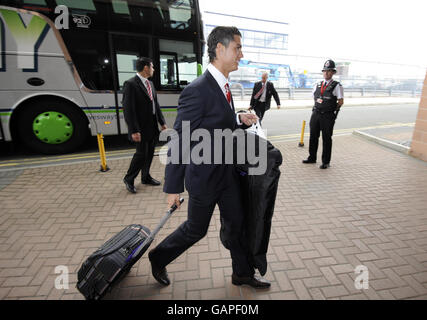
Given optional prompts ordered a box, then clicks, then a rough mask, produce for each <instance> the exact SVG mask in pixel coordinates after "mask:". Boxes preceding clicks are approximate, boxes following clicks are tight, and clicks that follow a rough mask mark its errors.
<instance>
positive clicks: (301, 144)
mask: <svg viewBox="0 0 427 320" xmlns="http://www.w3.org/2000/svg"><path fill="white" fill-rule="evenodd" d="M304 131H305V120H304V121H303V122H302V130H301V141H300V143H298V147H304Z"/></svg>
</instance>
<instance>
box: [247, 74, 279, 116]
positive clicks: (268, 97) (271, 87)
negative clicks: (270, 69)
mask: <svg viewBox="0 0 427 320" xmlns="http://www.w3.org/2000/svg"><path fill="white" fill-rule="evenodd" d="M261 87H262V81H259V82H257V83H255V85H254V89H253V90H252V97H251V107H252V108H254V107H255V105H256V102H257V101H258V100H259V98H260V97H259V98H258V99H255V95H256V94H257V93H258V91H259V90H261ZM271 96H273V97H274V100H276V104H277V105H280V99H279V95H278V94H277V91H276V89H275V88H274V85H273V83H271V82H270V81H267V93H266V96H265V110H268V109H270V104H271Z"/></svg>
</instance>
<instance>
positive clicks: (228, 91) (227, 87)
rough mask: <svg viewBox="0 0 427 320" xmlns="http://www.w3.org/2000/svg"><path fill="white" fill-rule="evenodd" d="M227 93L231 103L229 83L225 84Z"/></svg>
mask: <svg viewBox="0 0 427 320" xmlns="http://www.w3.org/2000/svg"><path fill="white" fill-rule="evenodd" d="M225 95H226V96H227V101H228V103H230V104H231V92H230V87H229V86H228V83H226V84H225Z"/></svg>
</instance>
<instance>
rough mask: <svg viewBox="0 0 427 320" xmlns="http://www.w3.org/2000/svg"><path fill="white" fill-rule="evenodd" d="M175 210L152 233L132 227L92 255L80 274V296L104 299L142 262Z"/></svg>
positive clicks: (174, 207) (172, 209) (78, 278)
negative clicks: (134, 266)
mask: <svg viewBox="0 0 427 320" xmlns="http://www.w3.org/2000/svg"><path fill="white" fill-rule="evenodd" d="M180 202H181V203H182V202H184V199H180ZM176 208H177V206H176V205H173V206H172V207H171V208H170V209H169V210H168V212H167V213H166V215H165V216H164V217H163V219H162V221H160V223H159V224H158V226H157V227H156V228H155V229H154V231H153V232H150V230H149V229H148V228H147V227H144V226H142V225H139V224H132V225H129V226H127V227H126V228H124V229H123V230H122V231H120V232H119V233H118V234H116V235H115V236H114V237H112V238H111V239H110V240H108V241H107V242H105V243H104V244H103V245H102V246H101V247H100V248H99V249H98V250H96V251H95V252H94V253H92V254H91V255H90V256H89V257H88V258H87V259H86V261H85V262H83V264H82V266H81V267H80V269H79V271H78V274H77V285H76V287H77V289H78V290H79V291H80V293H81V294H83V295H84V297H85V298H86V299H87V300H98V299H101V298H102V297H103V296H104V295H105V294H106V293H107V292H108V291H109V290H111V288H112V287H113V286H114V285H115V284H117V283H118V282H119V281H120V280H121V279H123V278H124V276H126V274H127V273H128V272H129V271H130V269H131V268H132V266H133V265H134V264H135V263H136V262H137V261H138V260H139V259H140V258H141V256H142V255H143V254H144V253H145V251H146V250H147V249H148V247H149V246H150V244H151V242H152V241H153V240H154V237H155V236H156V234H157V233H158V232H159V230H160V229H161V228H162V227H163V226H164V224H165V223H166V221H167V220H168V219H169V218H170V216H171V215H172V213H173V212H174V211H175V210H176Z"/></svg>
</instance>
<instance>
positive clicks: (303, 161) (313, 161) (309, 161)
mask: <svg viewBox="0 0 427 320" xmlns="http://www.w3.org/2000/svg"><path fill="white" fill-rule="evenodd" d="M302 163H316V160H311V159H307V160H302Z"/></svg>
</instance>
